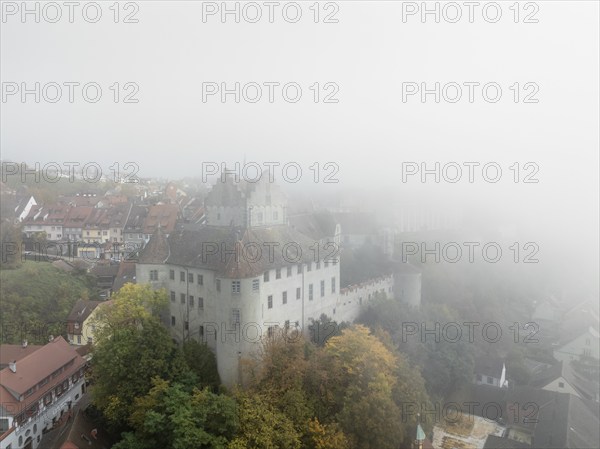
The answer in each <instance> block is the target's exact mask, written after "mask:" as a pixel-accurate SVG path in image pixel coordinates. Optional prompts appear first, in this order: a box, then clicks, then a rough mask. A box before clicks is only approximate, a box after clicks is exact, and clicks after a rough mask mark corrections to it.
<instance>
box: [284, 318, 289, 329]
mask: <svg viewBox="0 0 600 449" xmlns="http://www.w3.org/2000/svg"><path fill="white" fill-rule="evenodd" d="M284 327H285V328H286V329H289V328H290V320H285V324H284Z"/></svg>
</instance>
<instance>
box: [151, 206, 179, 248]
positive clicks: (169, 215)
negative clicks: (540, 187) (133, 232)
mask: <svg viewBox="0 0 600 449" xmlns="http://www.w3.org/2000/svg"><path fill="white" fill-rule="evenodd" d="M178 217H179V208H178V206H177V205H176V204H156V205H153V206H150V207H149V208H148V215H147V216H146V219H145V220H144V227H143V231H142V233H143V235H144V244H146V243H148V241H149V240H150V237H151V236H152V234H154V232H155V231H156V229H157V227H159V226H160V228H161V229H162V231H163V233H164V234H165V235H166V236H167V237H168V236H169V235H170V234H171V233H172V232H173V231H174V230H175V225H176V224H177V219H178Z"/></svg>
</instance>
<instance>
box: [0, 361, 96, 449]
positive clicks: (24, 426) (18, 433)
mask: <svg viewBox="0 0 600 449" xmlns="http://www.w3.org/2000/svg"><path fill="white" fill-rule="evenodd" d="M65 385H66V387H65ZM62 386H63V390H62V393H61V394H58V393H57V389H56V388H53V389H52V390H50V391H49V392H48V393H47V394H46V395H44V396H42V397H41V398H40V400H39V401H38V402H37V412H35V413H33V414H32V415H31V416H28V414H27V412H26V411H23V412H24V413H23V415H22V416H23V418H20V417H19V414H20V413H19V414H16V413H15V414H14V415H13V414H10V412H9V413H3V416H2V418H4V419H7V420H8V423H7V424H8V428H9V430H8V431H7V432H6V433H5V434H4V435H2V436H3V437H4V438H3V439H2V441H1V442H0V448H1V449H21V448H25V447H27V446H28V445H29V444H30V446H29V447H30V448H31V449H36V448H38V447H39V445H40V442H41V440H42V432H43V431H44V430H50V429H51V428H52V426H53V425H54V423H55V422H57V421H58V420H59V419H60V418H61V417H62V416H63V415H64V414H65V413H68V411H69V410H70V409H71V408H73V407H74V406H75V404H77V403H78V402H79V401H80V400H81V398H82V397H83V394H84V393H85V378H84V376H83V368H82V369H81V370H80V371H78V372H77V373H76V375H71V376H69V377H68V378H67V379H66V380H65V381H64V383H63V384H62ZM19 412H21V410H19ZM13 426H14V427H13Z"/></svg>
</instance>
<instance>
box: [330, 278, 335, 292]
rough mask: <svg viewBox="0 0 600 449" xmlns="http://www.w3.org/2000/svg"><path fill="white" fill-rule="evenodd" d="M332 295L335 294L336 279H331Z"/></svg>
mask: <svg viewBox="0 0 600 449" xmlns="http://www.w3.org/2000/svg"><path fill="white" fill-rule="evenodd" d="M331 293H335V277H332V278H331Z"/></svg>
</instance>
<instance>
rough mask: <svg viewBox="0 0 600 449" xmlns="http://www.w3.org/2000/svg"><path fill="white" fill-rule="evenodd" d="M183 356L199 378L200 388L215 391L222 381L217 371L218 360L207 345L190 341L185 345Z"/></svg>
mask: <svg viewBox="0 0 600 449" xmlns="http://www.w3.org/2000/svg"><path fill="white" fill-rule="evenodd" d="M183 356H184V358H185V361H186V363H187V366H188V367H189V368H190V370H191V371H192V372H193V373H194V374H195V375H196V376H197V379H198V386H199V387H200V388H203V387H210V388H211V389H213V390H215V389H216V388H217V387H218V386H219V385H220V384H221V379H220V377H219V372H218V371H217V359H216V357H215V355H214V353H213V352H212V351H211V350H210V349H209V347H208V346H207V345H206V343H198V342H197V341H196V340H188V341H186V342H184V343H183Z"/></svg>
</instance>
